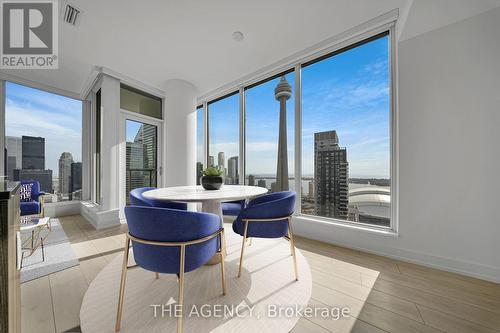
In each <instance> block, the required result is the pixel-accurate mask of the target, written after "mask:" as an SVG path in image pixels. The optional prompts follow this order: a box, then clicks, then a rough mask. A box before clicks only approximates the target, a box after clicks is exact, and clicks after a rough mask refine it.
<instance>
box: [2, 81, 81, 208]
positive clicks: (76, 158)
mask: <svg viewBox="0 0 500 333" xmlns="http://www.w3.org/2000/svg"><path fill="white" fill-rule="evenodd" d="M5 91H6V99H5V100H6V102H5V131H6V147H5V148H6V150H7V161H6V164H7V170H6V174H7V177H8V178H9V179H11V180H16V181H20V180H36V181H38V182H40V186H41V189H42V191H44V192H46V193H47V195H46V197H45V201H46V202H58V201H67V200H80V199H81V195H82V163H81V161H82V158H81V155H82V151H81V150H82V149H81V146H82V102H81V101H79V100H75V99H71V98H68V97H63V96H60V95H56V94H52V93H48V92H45V91H41V90H38V89H33V88H29V87H26V86H22V85H18V84H15V83H11V82H6V86H5Z"/></svg>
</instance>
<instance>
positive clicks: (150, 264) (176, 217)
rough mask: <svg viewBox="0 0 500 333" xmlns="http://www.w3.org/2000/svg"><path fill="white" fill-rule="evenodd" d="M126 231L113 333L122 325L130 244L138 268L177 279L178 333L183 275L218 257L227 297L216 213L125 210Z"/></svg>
mask: <svg viewBox="0 0 500 333" xmlns="http://www.w3.org/2000/svg"><path fill="white" fill-rule="evenodd" d="M125 216H126V218H127V224H128V229H129V232H128V234H127V236H126V241H125V254H124V257H123V266H122V275H121V283H120V295H119V299H118V310H117V316H116V326H115V330H116V331H117V332H118V331H119V330H120V325H121V316H122V310H123V300H124V294H125V281H126V274H127V270H128V269H129V268H131V267H129V266H128V255H129V251H128V249H129V246H130V242H132V248H133V250H134V251H133V255H134V259H135V262H136V263H137V266H139V267H142V268H144V269H146V270H148V271H152V272H156V278H158V277H159V275H158V273H165V274H177V276H178V277H179V298H178V303H177V304H178V305H179V306H180V309H181V315H180V316H179V317H178V319H177V332H182V305H183V300H184V273H186V272H190V271H193V270H195V269H197V268H198V267H200V266H202V265H204V264H206V263H207V262H208V261H209V260H210V259H211V258H212V257H213V256H214V255H216V254H218V255H219V256H220V259H221V260H220V261H221V274H222V293H223V294H224V295H225V294H226V281H225V277H224V259H225V248H226V244H225V238H224V229H223V228H221V226H220V219H219V217H218V216H217V215H215V214H209V213H197V212H189V211H182V210H176V209H167V208H154V207H137V206H129V207H125Z"/></svg>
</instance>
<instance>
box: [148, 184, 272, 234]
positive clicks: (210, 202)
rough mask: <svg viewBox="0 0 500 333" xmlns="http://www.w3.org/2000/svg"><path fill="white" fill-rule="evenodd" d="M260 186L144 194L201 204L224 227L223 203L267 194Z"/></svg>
mask: <svg viewBox="0 0 500 333" xmlns="http://www.w3.org/2000/svg"><path fill="white" fill-rule="evenodd" d="M267 192H268V190H267V189H266V188H264V187H259V186H245V185H222V187H221V188H220V189H218V190H205V189H204V188H203V187H201V186H197V185H193V186H173V187H164V188H158V189H154V190H150V191H146V192H144V194H143V196H144V198H146V199H149V200H159V201H177V202H186V203H193V202H196V203H201V211H202V212H205V213H212V214H215V215H217V216H219V217H220V219H221V226H222V221H223V217H222V203H223V202H227V201H236V200H247V199H251V198H254V197H257V196H259V195H262V194H265V193H267Z"/></svg>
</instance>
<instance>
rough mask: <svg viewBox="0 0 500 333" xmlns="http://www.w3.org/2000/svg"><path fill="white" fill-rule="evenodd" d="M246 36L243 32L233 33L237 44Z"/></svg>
mask: <svg viewBox="0 0 500 333" xmlns="http://www.w3.org/2000/svg"><path fill="white" fill-rule="evenodd" d="M244 37H245V36H244V35H243V33H242V32H241V31H235V32H233V39H234V40H235V41H237V42H241V41H242V40H243V38H244Z"/></svg>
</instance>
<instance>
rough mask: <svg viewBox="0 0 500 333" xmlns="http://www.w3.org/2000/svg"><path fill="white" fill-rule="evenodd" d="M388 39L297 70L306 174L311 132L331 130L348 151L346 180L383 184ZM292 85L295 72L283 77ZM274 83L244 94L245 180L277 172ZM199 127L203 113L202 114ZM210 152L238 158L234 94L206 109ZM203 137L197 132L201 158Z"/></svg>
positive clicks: (290, 116) (290, 118) (290, 112)
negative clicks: (362, 179) (366, 179)
mask: <svg viewBox="0 0 500 333" xmlns="http://www.w3.org/2000/svg"><path fill="white" fill-rule="evenodd" d="M388 42H389V41H388V38H387V37H382V38H379V39H377V40H375V41H372V42H369V43H367V44H364V45H362V46H359V47H357V48H354V49H351V50H349V51H346V52H343V53H341V54H338V55H336V56H334V57H331V58H328V59H325V60H323V61H321V62H317V63H315V64H312V65H309V66H307V67H305V68H303V69H302V144H303V147H302V152H303V165H302V169H303V174H304V175H312V174H313V172H314V171H313V168H314V159H313V157H314V133H316V132H321V131H328V130H336V131H337V133H338V136H339V141H340V145H341V146H343V147H346V148H347V154H348V161H349V172H350V176H351V177H377V178H379V177H380V178H388V177H389V172H390V168H389V165H390V156H389V151H390V149H389V146H390V141H389V140H390V137H389V129H390V127H389V115H390V112H389V105H390V103H389V98H390V96H389V75H388V73H389V72H388V49H389V48H388V46H389V45H388ZM286 79H287V81H288V82H289V83H290V84H291V85H292V87H293V86H294V73H289V74H287V75H286ZM278 81H279V78H277V79H274V80H271V81H268V82H265V83H264V84H261V85H259V86H256V87H253V88H251V89H249V90H247V91H246V95H245V101H246V135H247V137H246V143H247V146H246V150H247V158H246V160H247V166H246V168H247V174H275V173H276V163H277V161H276V152H277V147H278V128H279V127H278V126H279V103H278V102H277V101H276V100H275V99H274V88H275V87H276V84H277V83H278ZM294 103H295V101H294V98H293V97H292V98H291V99H289V100H288V102H287V135H288V160H289V162H288V167H289V173H290V174H293V168H294V166H293V154H294V133H293V130H294V105H295V104H294ZM198 119H199V123H201V112H199V116H198ZM209 124H210V129H211V130H210V154H211V155H213V156H214V157H215V159H216V161H217V152H219V151H224V152H225V158H226V166H227V159H228V158H229V157H231V156H235V155H238V131H239V101H238V95H233V96H231V97H229V98H226V99H223V100H220V101H218V102H216V103H213V104H211V105H210V107H209ZM202 134H203V131H202V129H201V128H200V127H199V128H198V147H199V148H198V152H199V156H201V145H202Z"/></svg>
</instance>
